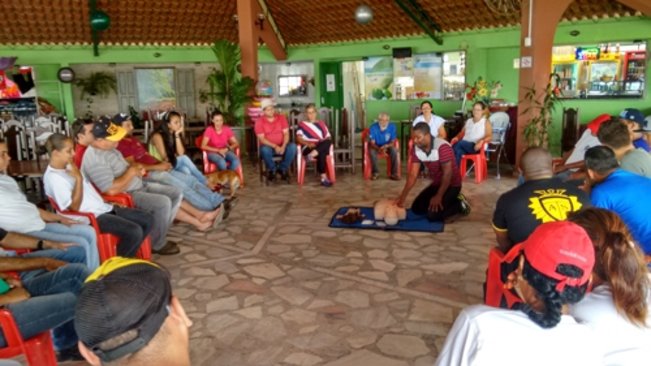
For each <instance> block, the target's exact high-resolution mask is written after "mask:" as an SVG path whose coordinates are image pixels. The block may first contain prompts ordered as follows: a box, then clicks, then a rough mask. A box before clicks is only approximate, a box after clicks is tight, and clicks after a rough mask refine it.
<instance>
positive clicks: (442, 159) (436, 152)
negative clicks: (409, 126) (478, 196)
mask: <svg viewBox="0 0 651 366" xmlns="http://www.w3.org/2000/svg"><path fill="white" fill-rule="evenodd" d="M432 144H433V146H432V150H431V151H430V153H429V155H428V154H427V153H426V152H425V151H423V150H421V149H420V148H419V147H418V146H416V145H414V148H413V149H412V151H411V159H412V162H416V161H420V162H421V163H423V164H424V165H425V167H426V168H427V170H429V176H430V178H432V184H433V185H440V184H441V179H442V178H443V169H442V168H441V164H445V163H449V164H452V178H451V179H450V187H461V174H460V173H459V168H457V162H456V161H455V160H454V151H453V150H452V146H450V144H449V143H448V142H447V141H445V140H443V139H440V138H435V137H434V136H432Z"/></svg>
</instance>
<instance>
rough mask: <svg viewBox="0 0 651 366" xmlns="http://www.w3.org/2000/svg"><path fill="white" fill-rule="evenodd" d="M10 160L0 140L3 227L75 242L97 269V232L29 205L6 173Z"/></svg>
mask: <svg viewBox="0 0 651 366" xmlns="http://www.w3.org/2000/svg"><path fill="white" fill-rule="evenodd" d="M10 160H11V157H10V156H9V152H8V151H7V144H6V143H4V141H2V140H0V199H1V200H2V204H0V228H3V229H5V230H11V231H14V232H18V233H23V234H28V235H30V236H34V237H37V238H39V239H43V240H54V241H61V242H66V243H75V244H76V245H79V246H81V247H82V248H84V250H85V251H86V265H87V266H88V268H91V269H94V268H97V266H99V253H98V252H97V236H96V235H95V230H93V228H92V227H90V226H88V225H86V224H80V223H79V222H78V221H75V220H71V219H69V218H67V217H64V216H61V215H57V214H54V213H52V212H49V211H45V210H42V209H40V208H38V207H36V205H34V204H33V203H31V202H29V201H28V200H27V197H25V194H24V193H23V192H22V191H21V190H20V187H18V183H16V181H15V180H14V179H13V178H11V177H10V176H8V175H6V174H4V172H5V171H6V170H7V167H8V166H9V161H10Z"/></svg>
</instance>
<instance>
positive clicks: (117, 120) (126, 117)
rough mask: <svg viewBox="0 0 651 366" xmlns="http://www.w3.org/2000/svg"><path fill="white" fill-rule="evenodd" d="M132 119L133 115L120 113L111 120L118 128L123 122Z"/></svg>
mask: <svg viewBox="0 0 651 366" xmlns="http://www.w3.org/2000/svg"><path fill="white" fill-rule="evenodd" d="M130 119H131V115H129V114H126V113H118V114H116V115H115V116H113V118H112V119H111V120H112V121H113V123H115V124H116V125H118V126H121V125H122V122H124V121H128V120H130Z"/></svg>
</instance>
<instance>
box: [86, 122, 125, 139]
mask: <svg viewBox="0 0 651 366" xmlns="http://www.w3.org/2000/svg"><path fill="white" fill-rule="evenodd" d="M126 135H127V130H125V129H124V128H122V127H121V126H119V125H117V124H115V123H113V122H111V120H110V119H109V118H108V117H100V119H98V120H97V121H96V122H95V124H93V136H94V137H95V138H96V139H106V140H109V141H113V142H118V141H120V140H122V139H123V138H124V136H126Z"/></svg>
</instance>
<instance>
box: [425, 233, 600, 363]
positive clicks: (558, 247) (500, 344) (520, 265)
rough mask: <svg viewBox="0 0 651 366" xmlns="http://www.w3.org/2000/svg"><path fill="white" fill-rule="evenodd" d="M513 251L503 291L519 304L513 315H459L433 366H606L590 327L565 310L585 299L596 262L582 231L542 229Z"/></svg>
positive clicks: (472, 310)
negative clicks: (514, 256)
mask: <svg viewBox="0 0 651 366" xmlns="http://www.w3.org/2000/svg"><path fill="white" fill-rule="evenodd" d="M512 250H515V251H517V252H519V253H520V255H519V258H518V259H517V268H516V269H515V271H513V272H512V273H511V274H509V275H508V281H507V287H509V288H513V289H514V290H515V291H516V293H518V296H519V297H520V298H521V299H522V301H523V302H522V303H519V304H517V305H516V306H515V308H514V309H513V310H511V309H500V308H494V307H489V306H486V305H473V306H470V307H468V308H466V309H464V310H462V311H461V313H460V314H459V316H458V318H457V320H456V321H455V323H454V325H453V326H452V329H451V330H450V333H449V334H448V337H447V339H446V341H445V344H444V346H443V348H442V350H441V353H440V354H439V357H438V359H437V361H436V365H456V366H464V365H503V366H504V365H507V366H508V365H514V366H515V365H522V364H527V365H601V364H603V362H602V359H603V354H601V353H600V352H601V351H600V350H599V349H597V348H595V347H594V344H596V339H595V338H594V335H593V334H592V331H591V329H590V328H589V327H588V326H587V325H583V324H579V323H577V322H576V320H574V318H572V317H571V316H570V315H568V314H569V307H568V305H570V304H574V303H577V302H578V301H579V300H581V299H582V298H583V296H584V295H585V293H586V291H587V289H588V285H589V282H590V278H591V273H592V268H593V266H594V262H595V258H594V247H593V245H592V241H591V240H590V237H589V236H588V234H587V233H586V231H585V230H584V229H583V228H582V227H580V226H579V225H577V224H575V223H572V222H568V221H562V222H550V223H546V224H543V225H541V226H539V227H538V228H537V229H536V230H535V231H534V232H533V233H532V234H531V235H530V236H529V238H528V239H527V240H525V241H524V242H523V243H521V244H518V245H517V246H515V247H513V249H512Z"/></svg>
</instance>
